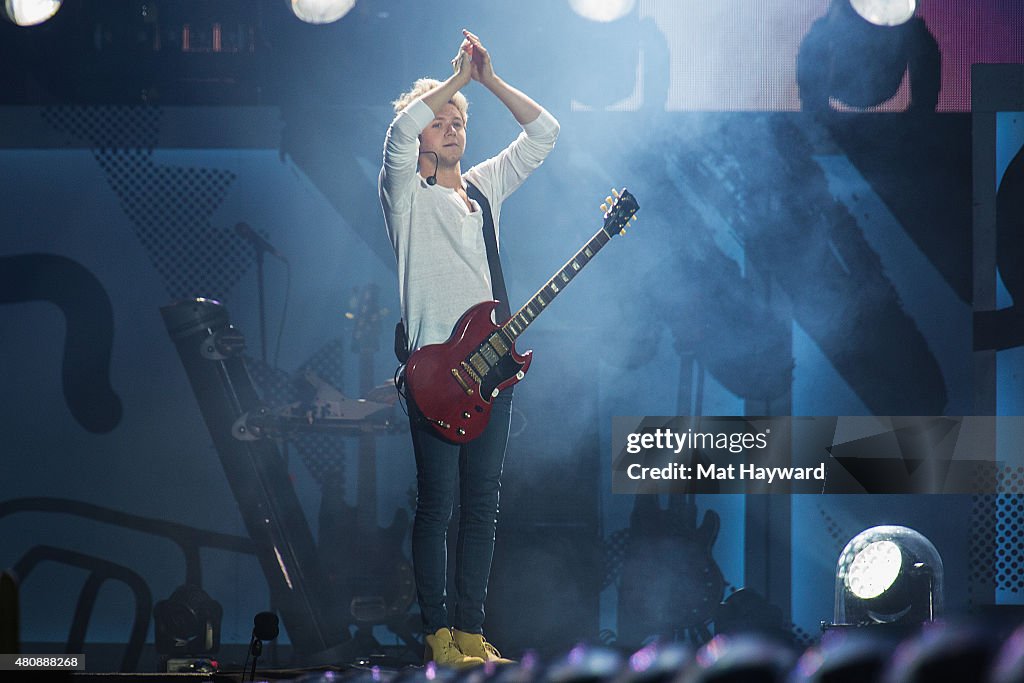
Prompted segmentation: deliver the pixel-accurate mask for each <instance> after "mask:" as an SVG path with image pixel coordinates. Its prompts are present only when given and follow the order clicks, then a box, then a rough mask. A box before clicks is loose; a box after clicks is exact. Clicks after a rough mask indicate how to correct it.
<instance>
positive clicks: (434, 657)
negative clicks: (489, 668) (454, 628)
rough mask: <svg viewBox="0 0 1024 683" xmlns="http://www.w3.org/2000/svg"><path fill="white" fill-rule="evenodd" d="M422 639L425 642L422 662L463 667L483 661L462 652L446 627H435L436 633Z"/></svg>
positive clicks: (456, 667) (476, 664)
mask: <svg viewBox="0 0 1024 683" xmlns="http://www.w3.org/2000/svg"><path fill="white" fill-rule="evenodd" d="M424 640H425V641H426V644H427V647H426V649H425V650H424V652H423V663H424V664H426V663H427V662H435V663H436V664H437V665H438V666H448V667H451V668H453V669H465V668H468V667H471V666H480V665H481V664H483V663H484V660H483V659H481V658H480V657H469V656H467V655H466V654H465V653H463V652H462V651H461V650H460V649H459V646H458V645H457V644H456V642H455V640H454V639H453V638H452V632H451V631H450V630H449V629H447V628H439V629H437V632H436V633H434V634H433V635H428V636H427V637H426V638H424Z"/></svg>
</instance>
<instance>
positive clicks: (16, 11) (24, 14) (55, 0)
mask: <svg viewBox="0 0 1024 683" xmlns="http://www.w3.org/2000/svg"><path fill="white" fill-rule="evenodd" d="M61 2H63V0H4V17H5V18H6V19H9V20H10V21H13V22H14V23H15V24H17V25H18V26H35V25H36V24H41V23H43V22H44V21H46V20H47V19H49V18H50V17H52V16H53V15H54V14H56V13H57V10H59V9H60V6H61Z"/></svg>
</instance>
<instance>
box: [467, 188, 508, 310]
mask: <svg viewBox="0 0 1024 683" xmlns="http://www.w3.org/2000/svg"><path fill="white" fill-rule="evenodd" d="M466 194H467V195H469V198H470V199H473V200H475V201H476V203H477V204H479V205H480V210H481V211H483V214H484V245H485V246H486V247H487V266H488V267H489V268H490V270H491V293H492V295H493V296H494V298H495V299H497V300H498V308H497V309H496V310H495V311H494V318H495V320H496V321H497V322H498V324H499V325H500V324H501V323H503V322H505V321H506V320H508V319H509V318H511V317H512V309H511V308H510V307H509V305H508V291H506V290H505V276H504V275H503V274H502V272H501V259H500V258H499V257H498V238H497V236H496V235H495V234H494V215H493V214H492V213H491V203H490V202H488V201H487V197H485V196H484V193H483V192H481V191H480V189H479V188H477V186H476V185H474V184H473V183H471V182H469V181H468V180H467V181H466Z"/></svg>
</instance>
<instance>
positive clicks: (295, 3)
mask: <svg viewBox="0 0 1024 683" xmlns="http://www.w3.org/2000/svg"><path fill="white" fill-rule="evenodd" d="M355 5H356V0H291V7H292V12H294V13H295V16H297V17H298V18H299V19H302V20H303V21H304V22H306V23H307V24H329V23H331V22H332V21H337V20H338V19H341V18H342V17H343V16H345V15H346V14H348V13H349V10H351V9H352V8H353V7H355Z"/></svg>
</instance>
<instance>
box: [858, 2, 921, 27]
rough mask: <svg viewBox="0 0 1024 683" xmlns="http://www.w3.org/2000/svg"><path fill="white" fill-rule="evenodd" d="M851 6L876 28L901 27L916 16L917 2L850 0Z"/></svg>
mask: <svg viewBox="0 0 1024 683" xmlns="http://www.w3.org/2000/svg"><path fill="white" fill-rule="evenodd" d="M850 6H851V7H853V11H854V12H856V13H857V14H859V15H860V16H861V17H863V18H864V19H865V20H866V21H869V22H871V23H872V24H874V25H876V26H899V25H900V24H905V23H907V22H908V21H910V18H911V17H912V16H914V10H915V9H916V8H917V0H850Z"/></svg>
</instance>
